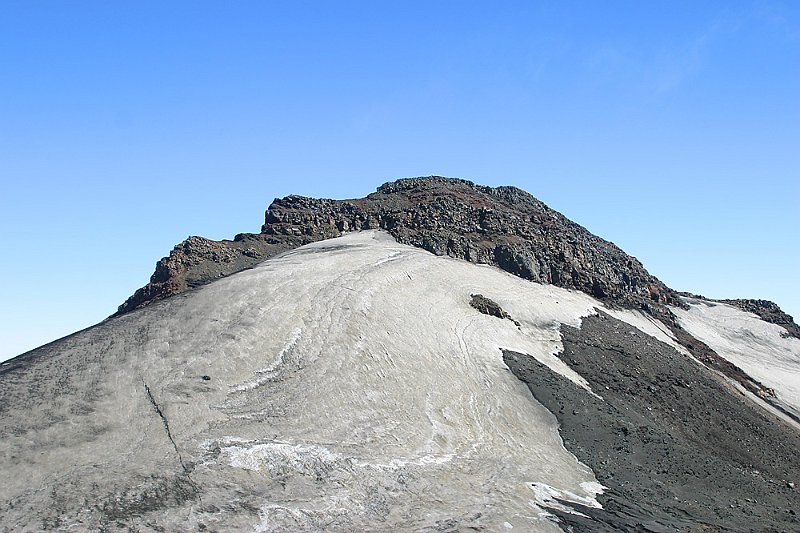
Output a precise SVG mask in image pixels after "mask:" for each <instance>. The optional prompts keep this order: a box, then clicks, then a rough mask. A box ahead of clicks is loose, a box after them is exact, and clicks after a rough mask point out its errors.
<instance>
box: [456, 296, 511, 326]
mask: <svg viewBox="0 0 800 533" xmlns="http://www.w3.org/2000/svg"><path fill="white" fill-rule="evenodd" d="M469 305H471V306H472V307H473V308H475V309H477V310H478V311H479V312H481V313H483V314H484V315H489V316H494V317H497V318H503V319H506V320H510V321H512V322H513V323H514V324H516V325H517V327H519V325H520V324H519V322H517V321H516V320H514V319H513V318H511V315H509V314H508V313H506V312H505V310H504V309H503V308H502V307H500V304H498V303H497V302H495V301H494V300H492V299H491V298H487V297H486V296H484V295H483V294H473V295H472V298H471V299H470V302H469Z"/></svg>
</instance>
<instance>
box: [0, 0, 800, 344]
mask: <svg viewBox="0 0 800 533" xmlns="http://www.w3.org/2000/svg"><path fill="white" fill-rule="evenodd" d="M799 95H800V3H799V2H794V1H789V0H786V1H778V0H775V1H769V0H765V1H745V2H736V1H727V2H718V1H713V2H701V1H697V0H692V1H686V2H677V1H665V2H656V1H646V2H644V1H630V2H623V1H606V2H597V1H587V2H569V1H554V2H529V1H524V2H512V1H502V2H489V1H484V2H467V1H452V2H447V1H436V0H426V1H419V2H415V1H409V0H404V1H398V2H392V1H364V2H347V1H342V0H339V1H336V2H302V1H296V0H295V1H286V2H269V1H258V2H244V1H238V2H201V1H191V2H178V1H170V2H160V1H159V2H149V1H137V2H124V3H123V2H99V1H98V2H90V1H80V2H68V1H52V2H44V1H37V0H20V1H15V0H5V1H3V2H0V179H2V182H1V183H2V189H0V232H2V238H3V246H2V250H3V254H2V257H3V260H2V261H0V275H2V278H3V283H2V285H0V359H4V358H7V357H11V356H13V355H16V354H19V353H22V352H24V351H26V350H28V349H31V348H34V347H36V346H38V345H41V344H44V343H46V342H49V341H51V340H54V339H56V338H58V337H60V336H63V335H66V334H69V333H71V332H74V331H76V330H78V329H82V328H84V327H87V326H90V325H92V324H94V323H96V322H98V321H100V320H102V319H103V318H104V317H106V316H108V315H109V314H111V313H113V312H114V311H115V310H116V307H117V305H119V304H120V303H121V302H122V301H123V300H125V298H126V297H127V296H129V295H130V294H131V293H133V291H134V290H135V289H136V288H138V287H140V286H142V285H143V284H145V283H146V282H147V280H148V278H149V276H150V274H151V273H152V271H153V268H154V265H155V262H156V261H157V260H158V259H159V258H160V257H162V256H164V255H166V254H167V253H169V251H170V249H171V248H172V247H173V246H174V245H175V244H177V243H178V242H180V241H181V240H183V239H185V238H186V237H187V236H189V235H203V236H206V237H209V238H215V239H221V238H231V237H233V236H234V235H235V234H236V233H239V232H247V231H250V232H257V231H258V230H259V228H260V226H261V224H262V222H263V212H264V210H265V209H266V207H267V205H268V204H269V203H270V201H271V200H272V199H273V198H274V197H279V196H285V195H287V194H291V193H297V194H303V195H308V196H323V197H331V198H353V197H362V196H364V195H366V194H367V193H369V192H371V191H373V190H374V189H375V188H376V187H377V186H378V185H380V184H381V183H383V182H385V181H390V180H393V179H396V178H400V177H408V176H417V175H431V174H438V175H445V176H453V177H462V178H466V179H470V180H472V181H475V182H478V183H482V184H486V185H516V186H518V187H521V188H523V189H525V190H527V191H529V192H531V193H532V194H533V195H534V196H537V197H538V198H540V199H541V200H543V201H544V202H546V203H548V204H549V205H550V206H551V207H553V208H555V209H557V210H559V211H561V212H562V213H564V214H565V215H566V216H568V217H570V218H572V219H573V220H575V221H577V222H579V223H580V224H582V225H584V226H585V227H587V228H588V229H589V230H591V231H592V232H594V233H596V234H598V235H600V236H602V237H604V238H606V239H608V240H611V241H613V242H615V243H616V244H618V245H619V246H621V247H622V248H623V249H624V250H626V251H627V252H628V253H631V254H633V255H635V256H637V257H638V258H639V259H641V260H642V262H643V263H644V264H645V266H646V267H647V268H648V269H649V270H650V272H651V273H653V274H655V275H656V276H658V277H660V278H661V279H662V280H663V281H665V282H666V283H667V284H668V285H670V286H672V287H673V288H676V289H678V290H688V291H692V292H696V293H701V294H704V295H706V296H710V297H716V298H725V297H757V298H767V299H771V300H774V301H776V302H778V304H779V305H781V307H783V308H784V310H786V311H788V312H789V313H791V314H793V315H794V316H795V317H797V316H798V315H800V289H799V288H798V285H799V283H798V279H797V278H798V277H797V274H798V260H800V251H798V237H797V236H798V227H799V226H800V224H799V222H800V215H799V214H798V210H799V209H800V96H799Z"/></svg>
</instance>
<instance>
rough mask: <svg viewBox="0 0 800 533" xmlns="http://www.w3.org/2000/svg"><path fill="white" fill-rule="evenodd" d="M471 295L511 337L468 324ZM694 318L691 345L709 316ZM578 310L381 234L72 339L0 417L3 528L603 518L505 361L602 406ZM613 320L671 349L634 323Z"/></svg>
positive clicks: (342, 242) (552, 422)
mask: <svg viewBox="0 0 800 533" xmlns="http://www.w3.org/2000/svg"><path fill="white" fill-rule="evenodd" d="M476 293H480V294H483V295H484V296H486V297H488V298H491V299H492V300H494V301H495V302H497V303H498V304H499V305H500V306H501V307H502V308H503V309H504V310H505V311H506V312H508V314H509V315H510V316H511V317H512V318H513V319H514V320H516V321H518V322H519V324H520V325H519V326H517V325H516V324H515V323H514V322H513V321H512V320H508V319H500V318H496V317H493V316H487V315H484V314H481V313H479V312H478V311H477V310H476V309H474V308H472V307H471V306H470V305H469V302H470V297H471V295H472V294H476ZM696 307H697V306H696V305H693V309H692V311H690V312H689V313H687V314H686V315H684V316H683V317H682V320H685V322H686V324H687V329H689V328H690V327H694V326H695V324H700V323H702V320H707V319H709V317H711V318H714V317H716V316H717V315H708V314H703V315H698V313H697V311H696V310H695V309H696ZM725 307H727V306H725ZM595 308H601V309H603V305H602V304H601V303H600V302H598V301H597V300H594V299H593V298H591V297H589V296H588V295H586V294H583V293H580V292H575V291H568V290H565V289H560V288H557V287H554V286H550V285H539V284H535V283H530V282H527V281H524V280H522V279H519V278H517V277H514V276H512V275H510V274H507V273H504V272H502V271H500V270H497V269H495V268H491V267H487V266H477V265H474V264H470V263H466V262H463V261H457V260H454V259H450V258H446V257H436V256H434V255H431V254H429V253H427V252H425V251H422V250H420V249H417V248H413V247H410V246H404V245H400V244H398V243H397V242H395V241H394V240H393V239H392V238H391V237H390V236H388V234H386V233H383V232H381V231H365V232H361V233H353V234H349V235H346V236H344V237H341V238H338V239H332V240H327V241H322V242H318V243H315V244H311V245H308V246H304V247H302V248H298V249H296V250H294V251H292V252H289V253H286V254H283V255H281V256H279V257H276V258H273V259H270V260H268V261H266V262H264V263H262V264H260V265H259V266H257V267H256V268H254V269H252V270H249V271H245V272H241V273H239V274H236V275H233V276H230V277H228V278H224V279H221V280H219V281H217V282H215V283H213V284H210V285H207V286H205V287H202V288H200V289H198V290H195V291H191V292H190V293H187V294H184V295H181V296H178V297H174V298H171V299H169V300H167V301H164V302H162V303H159V304H156V305H153V306H151V307H149V308H146V309H144V310H141V311H138V312H134V313H131V314H128V315H124V316H122V317H119V318H115V319H113V320H110V321H108V322H106V323H103V324H101V325H99V326H98V327H96V328H92V329H90V330H86V331H84V332H81V333H78V334H76V335H74V336H72V337H70V338H69V339H65V340H64V341H61V343H60V344H59V345H58V347H57V348H55V349H53V350H51V352H50V353H48V354H47V357H40V358H39V359H37V360H35V361H33V362H32V363H31V367H30V369H28V370H26V371H25V372H21V373H20V374H18V377H16V378H15V381H14V386H15V387H18V389H14V390H34V391H38V392H37V398H36V400H35V401H34V402H33V405H32V406H31V407H30V409H28V410H25V409H22V408H21V407H20V408H17V409H11V410H10V411H8V412H7V413H6V414H4V415H3V416H4V417H5V422H4V423H5V425H6V427H15V428H22V429H20V430H15V431H14V433H13V434H11V433H10V432H6V431H4V433H3V435H4V436H3V438H2V439H0V458H3V459H2V461H3V468H2V469H3V472H4V474H5V480H4V482H3V484H2V486H0V501H12V500H13V501H14V502H15V503H14V505H13V507H7V508H5V509H3V512H4V513H5V517H6V519H7V522H6V523H7V526H8V527H9V528H11V529H14V528H15V527H16V526H19V525H21V524H30V522H29V520H31V517H30V516H28V515H26V514H25V513H26V512H30V513H32V512H33V511H32V510H34V509H43V508H48V509H52V510H53V511H52V512H53V513H54V515H57V516H58V517H59V520H60V521H61V523H63V525H64V527H67V526H69V525H70V524H72V525H78V526H79V527H87V526H88V525H96V524H97V523H100V522H102V520H107V519H108V518H107V516H118V517H119V518H118V520H122V521H123V522H125V523H127V524H133V526H132V527H134V528H136V527H138V528H142V529H147V528H148V526H152V525H153V524H156V525H158V526H160V527H164V528H166V529H167V530H174V529H197V528H199V527H200V526H205V527H207V528H210V529H228V530H230V529H237V530H248V529H249V530H252V531H264V532H268V531H287V530H293V531H300V530H321V529H325V530H330V531H355V530H428V529H434V528H437V527H445V526H447V525H448V524H450V525H457V526H458V527H459V528H466V527H470V526H474V527H485V528H487V529H488V530H490V531H502V530H509V529H518V530H521V531H541V532H549V531H559V530H560V529H559V527H558V525H557V524H556V523H555V522H554V521H553V519H552V515H550V514H549V513H548V509H549V508H557V509H562V510H563V509H569V508H568V505H567V504H565V502H570V501H571V502H577V503H580V504H582V505H585V506H589V507H596V506H599V504H598V503H597V501H596V500H595V496H596V495H597V494H598V493H600V492H601V491H602V490H603V487H602V486H601V485H600V484H599V483H597V480H596V479H595V477H594V475H593V473H592V472H591V471H590V470H589V469H588V468H587V467H586V466H584V465H583V464H581V463H579V462H578V461H577V459H576V458H575V457H574V456H573V455H572V454H570V453H569V452H568V451H567V450H566V449H565V448H564V447H563V445H562V442H561V438H560V437H559V434H558V428H557V424H556V419H555V418H554V417H553V415H552V414H551V413H550V412H549V411H547V410H546V409H545V408H544V407H542V406H541V405H540V404H539V403H538V402H537V401H536V400H535V399H534V398H533V397H532V396H531V394H530V392H529V391H528V388H527V387H526V386H525V385H524V384H522V383H521V382H520V381H519V380H518V379H517V378H516V377H515V376H514V375H513V374H512V373H511V372H510V371H509V369H508V368H507V367H506V365H505V364H504V363H503V357H502V353H501V348H505V349H510V350H514V351H516V352H520V353H525V354H529V355H530V356H531V357H535V358H536V359H538V360H539V361H541V362H542V363H543V364H545V365H547V366H548V367H550V368H552V369H553V370H554V371H556V372H559V373H561V374H562V375H564V376H566V377H567V378H569V379H570V380H572V381H573V382H574V383H576V384H577V385H579V386H581V387H584V388H586V389H587V394H588V393H592V394H594V393H595V392H596V393H597V394H598V395H600V396H602V392H603V391H594V392H591V391H589V390H588V385H587V383H586V381H585V380H584V379H583V378H582V377H581V376H580V375H579V374H577V373H575V372H574V371H573V370H571V369H570V368H569V367H568V366H567V365H565V364H564V363H563V362H562V361H561V360H560V359H559V358H558V357H557V354H558V352H559V351H560V349H561V340H560V334H559V327H560V325H561V324H568V325H571V326H576V327H577V326H579V325H580V322H581V318H582V317H585V316H587V315H590V314H592V313H595ZM727 312H729V311H727V310H726V313H727ZM611 314H612V315H613V316H615V317H616V318H618V319H621V320H624V321H626V322H627V323H629V324H631V326H632V327H636V328H639V329H641V330H642V331H644V332H646V333H648V334H650V335H653V336H654V337H656V338H658V339H659V340H662V341H663V342H667V343H669V344H671V345H673V346H677V344H676V343H675V341H674V339H672V337H671V334H670V333H669V331H668V330H667V329H666V328H665V327H664V326H663V325H662V324H659V323H657V322H654V321H653V320H652V319H649V318H647V317H645V316H644V315H642V314H640V313H637V312H632V311H613V312H611ZM736 316H738V315H736ZM701 319H702V320H701ZM714 320H716V318H714ZM745 322H746V321H745ZM746 323H748V324H749V322H746ZM737 324H738V323H737ZM737 327H738V326H737ZM694 329H695V330H697V329H698V328H697V327H694ZM690 331H691V332H692V333H693V334H696V335H698V337H699V338H701V339H703V337H702V336H701V335H700V334H698V333H695V331H694V330H692V329H690ZM770 331H771V330H770ZM700 333H702V331H701V332H700ZM761 334H763V333H759V335H761ZM773 337H774V335H772V333H770V336H769V337H768V338H769V339H772V340H771V341H770V342H772V341H773V340H774V342H775V344H774V345H773V344H770V345H769V346H771V347H773V348H774V349H773V348H770V349H771V350H773V351H770V352H769V353H770V354H771V355H770V357H771V358H772V359H774V360H775V362H778V363H785V365H784V366H783V367H781V368H785V369H786V376H791V379H788V377H787V379H785V380H784V378H783V377H780V376H779V378H778V379H777V381H775V382H774V383H775V384H774V386H776V388H777V387H778V386H782V387H784V388H783V389H781V390H782V391H786V392H782V394H786V398H787V401H794V402H796V401H797V396H796V394H797V390H798V389H797V388H796V385H797V382H796V381H792V380H794V379H795V378H796V376H797V373H796V372H797V366H796V363H797V360H796V358H795V359H792V358H791V356H790V352H785V351H781V349H779V347H778V346H779V345H780V342H783V341H782V340H781V339H773ZM703 340H705V341H706V342H708V343H709V344H710V345H711V346H712V347H714V348H715V349H718V348H717V346H714V344H712V342H711V341H709V340H707V339H703ZM713 340H714V339H712V341H713ZM779 341H780V342H779ZM723 352H724V350H723V351H721V352H720V353H723ZM795 354H796V352H795ZM734 355H735V356H736V357H740V355H739V354H738V353H737V354H734ZM741 357H742V358H744V359H747V361H751V360H752V361H755V356H754V355H753V354H741ZM793 365H795V366H793ZM753 368H754V369H755V370H757V369H758V368H759V366H758V365H757V364H754V365H753ZM748 371H750V370H749V369H748ZM42 375H50V376H52V375H63V376H64V381H63V383H60V384H49V383H44V384H42V383H40V382H38V381H37V379H38V376H42ZM754 375H756V376H759V374H757V373H755V372H754ZM759 377H760V376H759ZM764 379H765V382H767V383H770V382H768V381H766V376H765V377H764ZM789 383H794V385H793V386H794V387H795V388H789V387H788V384H789ZM785 384H786V385H785ZM8 394H9V395H10V394H12V393H8ZM20 394H22V393H20ZM15 398H16V399H15ZM4 399H5V401H8V402H11V405H13V402H14V401H17V402H23V401H26V400H24V398H23V396H21V395H20V396H17V397H14V396H13V395H12V396H8V395H7V396H6V397H4ZM794 405H797V404H796V403H795V404H794ZM25 450H27V452H25ZM21 453H28V456H29V457H31V459H30V460H26V461H15V460H13V457H14V456H15V455H19V454H21ZM9 458H12V459H9ZM132 465H133V466H132ZM56 494H57V495H62V494H63V495H64V496H63V498H61V496H59V498H61V499H56V496H54V495H56ZM154 494H155V496H153V495H154ZM103 498H105V499H106V500H107V501H106V500H103ZM556 498H558V500H556ZM92 501H94V502H99V503H98V504H97V505H95V507H92V506H88V505H87V504H86V503H85V502H92ZM53 502H56V503H53ZM70 502H71V503H70ZM104 502H105V503H104ZM163 502H168V504H169V506H170V507H171V508H172V510H171V511H170V512H168V513H165V512H164V509H163V507H159V505H162V504H163ZM48 503H49V506H48V505H47V504H48ZM148 506H150V507H148ZM96 508H100V509H105V510H104V511H103V513H104V514H102V516H101V515H100V514H98V513H99V511H97V510H93V509H96ZM175 509H177V511H176V510H175ZM114 513H116V515H115V514H114ZM104 517H106V518H104ZM45 519H48V520H49V519H52V517H46V516H45V517H41V516H39V517H37V518H36V520H42V521H44V520H45Z"/></svg>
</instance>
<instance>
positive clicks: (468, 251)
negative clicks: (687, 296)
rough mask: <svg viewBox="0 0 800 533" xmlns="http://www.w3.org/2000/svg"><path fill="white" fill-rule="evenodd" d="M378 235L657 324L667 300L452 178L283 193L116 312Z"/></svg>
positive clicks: (179, 261)
mask: <svg viewBox="0 0 800 533" xmlns="http://www.w3.org/2000/svg"><path fill="white" fill-rule="evenodd" d="M378 228H380V229H384V230H386V231H388V232H389V233H390V234H391V235H392V236H393V237H394V238H395V239H397V241H398V242H400V243H403V244H410V245H413V246H416V247H419V248H422V249H425V250H428V251H430V252H432V253H434V254H436V255H449V256H451V257H455V258H459V259H464V260H466V261H470V262H473V263H482V264H490V265H495V266H497V267H499V268H501V269H503V270H505V271H507V272H510V273H512V274H515V275H517V276H519V277H522V278H524V279H528V280H531V281H536V282H541V283H550V284H553V285H556V286H559V287H565V288H571V289H577V290H580V291H583V292H585V293H587V294H590V295H592V296H594V297H596V298H598V299H600V300H603V301H606V302H608V303H615V304H618V305H621V306H623V307H628V308H640V309H644V310H647V311H649V312H650V313H651V314H654V315H656V316H660V317H661V318H666V319H667V321H668V322H669V312H668V311H667V310H666V309H665V307H664V306H665V304H671V305H681V304H680V300H679V299H678V297H677V295H676V293H675V292H674V291H673V290H671V289H670V288H668V287H667V286H666V285H664V284H663V283H662V282H661V281H659V280H658V279H657V278H655V277H654V276H652V275H650V274H649V273H648V272H647V271H646V270H645V268H644V267H643V266H642V264H641V263H640V262H639V261H638V260H637V259H636V258H634V257H631V256H629V255H627V254H626V253H624V252H623V251H622V250H620V249H619V248H618V247H617V246H615V245H614V244H613V243H610V242H608V241H605V240H603V239H601V238H599V237H597V236H595V235H593V234H592V233H590V232H589V231H587V230H586V229H585V228H583V227H582V226H580V225H578V224H576V223H574V222H572V221H570V220H568V219H567V218H566V217H564V216H563V215H561V214H560V213H558V212H556V211H554V210H552V209H550V208H549V207H547V206H546V205H545V204H544V203H542V202H541V201H539V200H537V199H536V198H534V197H533V196H531V195H530V194H528V193H527V192H525V191H522V190H520V189H518V188H516V187H496V188H492V187H485V186H480V185H475V184H474V183H472V182H470V181H466V180H460V179H449V178H442V177H428V178H409V179H401V180H398V181H394V182H391V183H386V184H384V185H382V186H381V187H379V188H378V190H377V191H376V192H375V193H372V194H370V195H369V196H367V197H366V198H362V199H358V200H328V199H314V198H307V197H303V196H288V197H286V198H282V199H276V200H275V201H274V202H272V204H271V205H270V206H269V208H268V209H267V212H266V216H265V223H264V225H263V226H262V228H261V233H260V234H240V235H237V236H236V238H235V239H234V240H233V241H219V242H215V241H209V240H207V239H202V238H199V237H190V238H189V239H187V240H186V241H184V242H183V243H181V244H179V245H178V246H176V247H175V249H174V250H173V251H172V252H171V253H170V255H169V256H168V257H165V258H163V259H162V260H161V261H159V262H158V265H157V267H156V272H155V273H154V274H153V276H152V278H151V279H150V283H148V284H147V285H146V286H145V287H143V288H142V289H139V290H138V291H137V292H136V293H135V294H134V295H133V296H131V297H130V298H129V299H128V300H127V301H126V302H125V303H123V304H122V305H121V306H120V308H119V311H118V314H123V313H125V312H127V311H130V310H132V309H136V308H139V307H143V306H145V305H147V304H149V303H151V302H153V301H155V300H159V299H162V298H165V297H168V296H171V295H174V294H178V293H180V292H183V291H185V290H187V289H189V288H192V287H194V286H197V285H201V284H203V283H207V282H209V281H213V280H214V279H217V278H219V277H223V276H226V275H229V274H232V273H234V272H238V271H240V270H243V269H246V268H249V267H252V266H253V265H255V264H256V263H258V262H260V261H263V260H264V259H266V258H268V257H272V256H274V255H277V254H278V253H281V252H283V251H286V250H288V249H291V248H295V247H297V246H301V245H304V244H308V243H310V242H315V241H319V240H323V239H329V238H333V237H338V236H340V235H342V234H343V233H346V232H349V231H358V230H364V229H378Z"/></svg>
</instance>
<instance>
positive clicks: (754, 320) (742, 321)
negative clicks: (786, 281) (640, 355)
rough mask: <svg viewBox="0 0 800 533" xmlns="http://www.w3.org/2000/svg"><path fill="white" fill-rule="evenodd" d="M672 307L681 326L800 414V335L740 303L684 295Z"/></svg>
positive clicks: (799, 415)
mask: <svg viewBox="0 0 800 533" xmlns="http://www.w3.org/2000/svg"><path fill="white" fill-rule="evenodd" d="M684 301H685V302H686V303H687V304H689V309H688V310H685V309H678V308H672V312H673V313H675V315H676V316H677V317H678V322H679V323H680V325H681V327H683V328H684V329H685V330H686V331H688V332H689V333H691V334H692V336H694V337H696V338H697V339H699V340H701V341H703V342H704V343H706V344H707V345H708V346H709V347H711V348H712V349H713V350H714V351H715V352H717V353H718V354H719V355H721V356H722V357H724V358H725V359H727V360H728V361H730V362H731V363H733V364H735V365H736V366H738V367H739V368H741V369H742V370H744V371H745V372H746V373H747V374H749V375H750V376H752V377H753V378H755V379H756V380H758V381H760V382H761V383H763V384H764V385H766V386H767V387H770V388H772V389H774V390H775V395H776V397H777V399H778V400H779V402H780V403H781V404H782V406H783V407H784V408H786V409H787V410H788V411H790V412H793V413H794V414H795V416H798V417H800V339H797V338H795V337H789V336H788V335H786V330H785V329H784V328H783V327H781V326H779V325H777V324H770V323H769V322H765V321H763V320H761V319H760V318H759V317H757V316H756V315H754V314H752V313H748V312H745V311H743V310H741V309H739V308H737V307H734V306H731V305H728V304H724V303H719V302H709V301H706V300H700V299H696V298H684Z"/></svg>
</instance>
